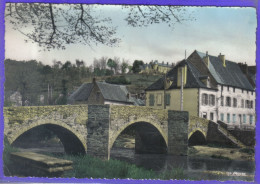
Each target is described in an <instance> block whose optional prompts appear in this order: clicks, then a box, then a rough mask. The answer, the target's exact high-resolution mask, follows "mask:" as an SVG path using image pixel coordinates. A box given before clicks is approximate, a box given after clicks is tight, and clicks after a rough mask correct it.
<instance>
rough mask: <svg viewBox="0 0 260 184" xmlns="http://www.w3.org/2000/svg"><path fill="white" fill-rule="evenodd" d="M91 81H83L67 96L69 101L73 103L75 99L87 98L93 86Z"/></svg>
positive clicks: (82, 99)
mask: <svg viewBox="0 0 260 184" xmlns="http://www.w3.org/2000/svg"><path fill="white" fill-rule="evenodd" d="M93 86H94V84H93V83H84V84H82V85H81V86H80V87H79V88H78V89H77V90H76V91H74V92H73V93H72V94H71V95H70V96H69V98H68V102H69V103H74V102H75V101H84V100H87V99H88V97H89V95H90V93H91V90H92V88H93Z"/></svg>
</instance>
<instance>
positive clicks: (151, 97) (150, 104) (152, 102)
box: [149, 94, 154, 106]
mask: <svg viewBox="0 0 260 184" xmlns="http://www.w3.org/2000/svg"><path fill="white" fill-rule="evenodd" d="M149 106H154V94H150V95H149Z"/></svg>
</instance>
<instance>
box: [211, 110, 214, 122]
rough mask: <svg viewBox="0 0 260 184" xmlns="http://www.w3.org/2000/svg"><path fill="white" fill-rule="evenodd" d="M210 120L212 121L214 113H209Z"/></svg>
mask: <svg viewBox="0 0 260 184" xmlns="http://www.w3.org/2000/svg"><path fill="white" fill-rule="evenodd" d="M210 120H212V121H213V120H214V113H213V112H211V113H210Z"/></svg>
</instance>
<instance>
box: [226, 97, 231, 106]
mask: <svg viewBox="0 0 260 184" xmlns="http://www.w3.org/2000/svg"><path fill="white" fill-rule="evenodd" d="M226 106H228V107H231V98H230V97H229V96H228V97H226Z"/></svg>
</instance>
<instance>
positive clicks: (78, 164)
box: [62, 155, 187, 179]
mask: <svg viewBox="0 0 260 184" xmlns="http://www.w3.org/2000/svg"><path fill="white" fill-rule="evenodd" d="M62 158H63V159H67V160H72V161H73V170H70V171H67V172H65V175H64V177H76V178H108V179H113V178H121V179H122V178H132V179H185V178H186V176H185V175H184V172H183V169H181V168H178V169H172V170H171V171H165V172H163V173H161V174H158V173H156V172H154V171H152V170H146V169H144V168H141V167H137V166H135V165H132V164H128V163H126V162H123V161H119V160H113V159H110V160H109V161H104V160H101V159H99V158H94V157H92V156H89V155H84V156H83V155H81V156H71V155H70V156H69V155H65V156H62ZM186 179H187V178H186Z"/></svg>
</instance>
